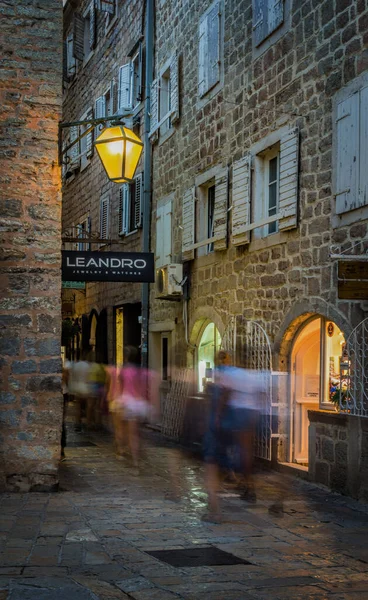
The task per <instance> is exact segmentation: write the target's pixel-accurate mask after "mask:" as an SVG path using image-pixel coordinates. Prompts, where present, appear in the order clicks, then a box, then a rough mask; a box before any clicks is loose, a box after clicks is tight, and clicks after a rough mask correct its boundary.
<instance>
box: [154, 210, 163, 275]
mask: <svg viewBox="0 0 368 600" xmlns="http://www.w3.org/2000/svg"><path fill="white" fill-rule="evenodd" d="M155 264H156V267H161V266H162V265H163V264H164V207H163V206H158V207H157V209H156V256H155Z"/></svg>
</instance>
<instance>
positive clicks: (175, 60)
mask: <svg viewBox="0 0 368 600" xmlns="http://www.w3.org/2000/svg"><path fill="white" fill-rule="evenodd" d="M178 120H179V57H178V55H177V54H173V55H172V56H171V57H170V59H169V60H168V61H167V62H166V63H165V65H164V66H163V67H162V69H161V70H160V72H159V76H158V78H157V79H155V80H154V81H153V82H152V85H151V130H150V139H151V142H152V143H153V142H155V141H156V140H157V139H158V137H159V135H160V137H161V138H164V137H165V136H166V134H168V133H170V132H171V131H172V129H173V127H172V126H173V124H175V123H176V122H177V121H178Z"/></svg>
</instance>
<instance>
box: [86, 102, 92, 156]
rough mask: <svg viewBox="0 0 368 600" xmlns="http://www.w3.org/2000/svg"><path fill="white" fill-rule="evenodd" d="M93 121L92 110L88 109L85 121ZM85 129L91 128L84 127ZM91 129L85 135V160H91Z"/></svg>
mask: <svg viewBox="0 0 368 600" xmlns="http://www.w3.org/2000/svg"><path fill="white" fill-rule="evenodd" d="M90 119H93V109H92V108H89V109H88V111H87V113H86V120H90ZM86 127H87V129H88V128H89V127H91V125H86ZM93 148H94V146H93V129H91V131H90V132H89V133H87V135H86V150H87V158H91V156H92V154H93Z"/></svg>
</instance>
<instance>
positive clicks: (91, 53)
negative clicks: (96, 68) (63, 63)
mask: <svg viewBox="0 0 368 600" xmlns="http://www.w3.org/2000/svg"><path fill="white" fill-rule="evenodd" d="M94 53H95V51H94V50H91V52H90V53H89V54H88V56H87V58H86V59H84V61H83V67H82V68H83V69H84V67H85V66H87V64H88V63H89V61H90V60H91V58H92V56H93V55H94Z"/></svg>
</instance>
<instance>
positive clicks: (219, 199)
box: [213, 167, 228, 250]
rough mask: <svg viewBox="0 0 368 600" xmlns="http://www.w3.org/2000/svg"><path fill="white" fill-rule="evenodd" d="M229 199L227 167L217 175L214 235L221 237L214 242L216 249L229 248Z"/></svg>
mask: <svg viewBox="0 0 368 600" xmlns="http://www.w3.org/2000/svg"><path fill="white" fill-rule="evenodd" d="M227 199H228V168H227V167H226V168H225V169H222V170H221V171H220V172H219V174H218V175H216V176H215V210H214V217H213V220H214V236H215V237H217V238H219V239H218V240H216V241H215V242H214V249H215V250H226V248H227V215H228V211H227V209H228V205H227Z"/></svg>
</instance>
